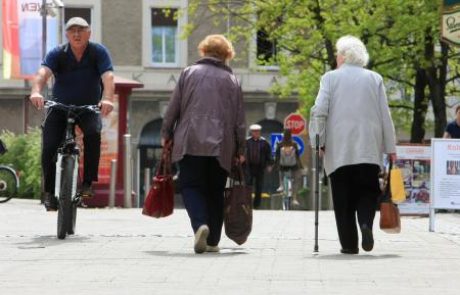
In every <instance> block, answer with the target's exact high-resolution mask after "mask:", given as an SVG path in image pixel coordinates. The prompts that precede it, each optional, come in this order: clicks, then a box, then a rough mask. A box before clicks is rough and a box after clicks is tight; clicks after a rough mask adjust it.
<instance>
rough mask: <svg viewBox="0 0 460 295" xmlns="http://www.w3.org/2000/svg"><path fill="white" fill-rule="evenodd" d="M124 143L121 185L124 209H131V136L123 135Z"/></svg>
mask: <svg viewBox="0 0 460 295" xmlns="http://www.w3.org/2000/svg"><path fill="white" fill-rule="evenodd" d="M123 138H124V143H125V155H124V158H125V159H124V170H125V171H124V173H123V184H124V186H123V187H124V207H125V208H132V207H133V204H132V199H131V198H132V197H131V195H132V192H133V167H132V161H131V158H132V157H131V134H125V135H123Z"/></svg>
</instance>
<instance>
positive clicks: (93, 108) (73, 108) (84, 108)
mask: <svg viewBox="0 0 460 295" xmlns="http://www.w3.org/2000/svg"><path fill="white" fill-rule="evenodd" d="M50 108H55V109H59V110H64V111H72V112H77V111H91V112H94V113H100V111H101V108H100V107H99V106H98V105H82V106H77V105H66V104H62V103H60V102H57V101H54V100H45V109H50Z"/></svg>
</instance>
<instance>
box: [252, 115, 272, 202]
mask: <svg viewBox="0 0 460 295" xmlns="http://www.w3.org/2000/svg"><path fill="white" fill-rule="evenodd" d="M249 130H250V132H251V136H250V137H249V138H248V139H247V140H246V178H247V179H246V182H247V184H248V185H251V186H253V188H254V209H258V208H260V203H261V200H262V187H263V184H264V175H265V170H267V169H268V170H270V171H271V169H272V167H271V166H272V165H273V158H272V151H271V147H270V144H269V143H268V141H267V140H266V139H265V138H263V137H262V135H261V131H262V126H260V125H258V124H253V125H251V126H250V127H249Z"/></svg>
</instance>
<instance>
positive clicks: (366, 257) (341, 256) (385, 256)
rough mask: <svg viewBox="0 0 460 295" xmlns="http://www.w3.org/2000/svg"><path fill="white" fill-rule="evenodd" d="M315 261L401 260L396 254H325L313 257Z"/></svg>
mask: <svg viewBox="0 0 460 295" xmlns="http://www.w3.org/2000/svg"><path fill="white" fill-rule="evenodd" d="M314 258H316V259H324V260H381V259H395V258H401V256H400V255H397V254H383V255H371V254H357V255H349V254H326V255H321V254H320V255H318V256H314Z"/></svg>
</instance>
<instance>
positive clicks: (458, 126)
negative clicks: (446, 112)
mask: <svg viewBox="0 0 460 295" xmlns="http://www.w3.org/2000/svg"><path fill="white" fill-rule="evenodd" d="M443 138H460V105H458V106H457V107H456V108H455V120H454V121H452V122H450V123H449V124H447V127H446V131H445V132H444V136H443Z"/></svg>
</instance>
